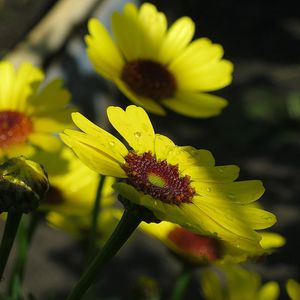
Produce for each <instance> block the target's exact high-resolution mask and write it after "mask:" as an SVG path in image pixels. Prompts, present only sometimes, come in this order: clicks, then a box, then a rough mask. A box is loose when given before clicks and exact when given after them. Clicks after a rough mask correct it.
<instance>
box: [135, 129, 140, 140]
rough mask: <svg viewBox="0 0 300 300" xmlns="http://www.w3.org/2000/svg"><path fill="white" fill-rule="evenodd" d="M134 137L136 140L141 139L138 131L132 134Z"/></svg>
mask: <svg viewBox="0 0 300 300" xmlns="http://www.w3.org/2000/svg"><path fill="white" fill-rule="evenodd" d="M134 136H135V137H136V138H137V139H138V138H140V137H141V133H140V132H139V131H136V132H135V133H134Z"/></svg>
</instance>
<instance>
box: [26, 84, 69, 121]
mask: <svg viewBox="0 0 300 300" xmlns="http://www.w3.org/2000/svg"><path fill="white" fill-rule="evenodd" d="M62 85H63V81H62V80H61V79H55V80H52V81H50V82H49V83H48V84H47V85H46V86H45V87H44V88H43V89H42V90H41V91H39V92H38V93H36V94H35V95H33V96H32V97H30V98H29V99H28V105H29V107H27V108H26V111H27V112H28V114H31V115H35V116H37V115H39V116H43V115H48V114H49V113H51V112H54V111H55V112H56V111H58V110H61V109H63V108H64V107H65V106H66V105H67V104H68V103H69V102H70V99H71V94H70V92H69V91H68V90H66V89H64V88H63V86H62Z"/></svg>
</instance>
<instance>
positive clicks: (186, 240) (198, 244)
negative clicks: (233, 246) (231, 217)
mask: <svg viewBox="0 0 300 300" xmlns="http://www.w3.org/2000/svg"><path fill="white" fill-rule="evenodd" d="M168 238H169V240H171V241H172V242H173V243H174V244H175V245H176V246H177V247H178V248H179V249H181V250H183V251H184V252H186V253H187V254H191V255H193V256H196V257H198V258H204V259H206V260H208V261H215V260H217V259H218V258H219V257H220V244H219V241H218V240H217V239H214V238H211V237H207V236H201V235H199V234H196V233H193V232H191V231H188V230H187V229H185V228H182V227H176V228H174V229H173V230H172V231H171V232H170V233H169V234H168Z"/></svg>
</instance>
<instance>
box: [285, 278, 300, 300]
mask: <svg viewBox="0 0 300 300" xmlns="http://www.w3.org/2000/svg"><path fill="white" fill-rule="evenodd" d="M286 291H287V293H288V295H289V297H290V299H291V300H299V299H300V284H299V282H297V281H296V280H294V279H289V280H288V281H287V283H286Z"/></svg>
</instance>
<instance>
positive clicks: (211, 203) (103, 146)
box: [61, 105, 276, 251]
mask: <svg viewBox="0 0 300 300" xmlns="http://www.w3.org/2000/svg"><path fill="white" fill-rule="evenodd" d="M107 114H108V118H109V121H110V123H111V124H112V126H113V127H114V128H115V129H116V130H117V131H118V132H119V133H120V134H121V135H122V136H123V138H124V139H125V140H126V141H127V143H128V144H129V145H130V147H131V148H132V149H131V150H128V149H127V148H126V146H125V145H124V144H123V143H122V142H121V141H120V140H119V139H117V138H116V137H114V136H113V135H111V134H110V133H108V132H106V131H105V130H103V129H101V128H100V127H98V126H96V125H95V124H93V123H92V122H90V121H89V120H88V119H86V118H85V117H84V116H82V115H81V114H79V113H74V114H73V115H72V117H73V121H74V123H75V124H76V125H77V126H78V127H79V128H80V129H81V130H82V131H83V132H80V131H75V130H65V131H64V134H61V138H62V139H63V141H64V142H65V143H66V144H67V145H68V146H69V147H71V148H72V149H73V151H74V152H75V153H76V154H77V156H78V157H79V158H80V159H81V160H82V161H83V162H84V163H85V164H86V165H87V166H88V167H90V168H91V169H93V170H95V171H96V172H98V173H99V174H103V175H109V176H114V177H117V178H120V179H122V181H121V182H118V183H116V184H114V188H115V190H117V192H118V193H119V194H120V195H122V196H123V197H124V198H126V199H128V200H130V201H132V202H134V203H136V204H138V205H141V206H144V207H146V208H147V209H149V210H150V211H152V212H153V213H154V215H155V217H156V218H158V219H159V220H165V221H169V222H173V223H177V224H179V225H181V226H183V227H185V228H187V229H189V230H191V231H193V232H195V233H198V234H203V235H209V236H214V237H218V238H220V239H222V240H225V241H227V242H228V243H231V244H232V245H234V246H235V247H238V248H241V249H248V251H249V250H251V249H257V248H258V249H260V248H261V246H260V243H259V241H260V239H261V237H260V235H259V234H258V233H256V231H255V230H256V229H264V228H267V227H270V226H271V225H272V224H274V222H275V221H276V218H275V216H274V215H273V214H271V213H269V212H267V211H265V210H262V209H258V208H254V207H251V206H250V205H249V203H252V202H254V201H256V200H257V199H259V198H260V196H261V195H262V194H263V192H264V188H263V185H262V183H261V182H260V181H258V180H250V181H240V182H234V180H235V179H236V178H237V177H238V173H239V168H238V167H237V166H233V165H228V166H215V160H214V158H213V156H212V154H211V153H210V152H209V151H207V150H198V149H195V148H193V147H190V146H185V147H179V146H176V145H175V144H174V143H173V142H172V141H171V140H170V139H168V138H167V137H165V136H163V135H159V134H155V132H154V130H153V127H152V124H151V122H150V120H149V118H148V115H147V113H146V112H145V111H144V110H143V109H142V108H140V107H136V106H134V105H131V106H128V107H127V109H126V111H124V110H122V109H121V108H120V107H109V108H108V110H107Z"/></svg>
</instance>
